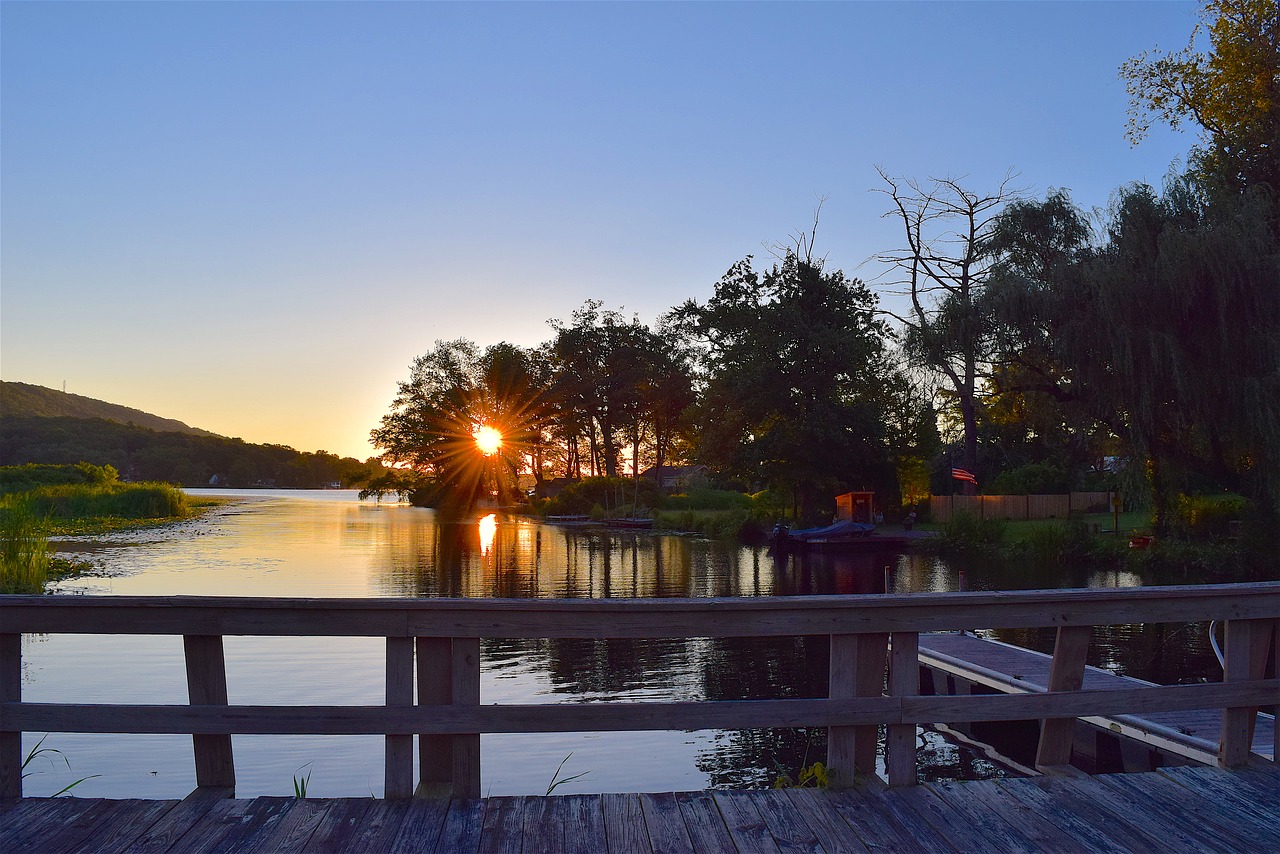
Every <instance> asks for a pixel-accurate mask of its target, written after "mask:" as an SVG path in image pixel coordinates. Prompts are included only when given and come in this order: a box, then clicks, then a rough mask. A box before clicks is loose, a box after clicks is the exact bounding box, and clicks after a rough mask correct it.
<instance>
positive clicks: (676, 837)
mask: <svg viewBox="0 0 1280 854" xmlns="http://www.w3.org/2000/svg"><path fill="white" fill-rule="evenodd" d="M640 811H641V812H642V813H644V824H645V827H646V828H647V829H648V830H649V846H650V847H651V848H652V849H653V851H654V852H655V854H678V852H682V851H690V850H693V848H692V846H693V842H692V840H690V838H689V831H688V829H687V828H686V827H685V822H684V815H683V814H682V813H681V812H680V804H679V803H678V802H677V801H676V796H675V794H674V793H673V792H665V793H660V794H649V793H641V795H640Z"/></svg>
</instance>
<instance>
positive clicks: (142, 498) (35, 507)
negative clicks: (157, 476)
mask: <svg viewBox="0 0 1280 854" xmlns="http://www.w3.org/2000/svg"><path fill="white" fill-rule="evenodd" d="M10 500H11V501H12V502H13V503H15V504H21V505H23V506H25V507H26V508H27V509H28V510H29V511H30V512H31V513H32V514H34V515H36V516H43V517H48V518H52V519H88V518H105V517H115V518H120V519H169V518H173V517H181V516H186V515H187V514H188V513H189V512H190V507H189V505H188V503H187V496H186V493H184V492H183V491H182V490H180V489H177V488H175V487H172V486H170V485H169V484H167V483H105V484H87V483H86V484H65V485H62V486H42V487H39V488H38V489H34V490H32V491H30V492H27V493H24V494H22V495H21V496H12V497H11V499H10Z"/></svg>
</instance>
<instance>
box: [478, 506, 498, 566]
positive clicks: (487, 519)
mask: <svg viewBox="0 0 1280 854" xmlns="http://www.w3.org/2000/svg"><path fill="white" fill-rule="evenodd" d="M497 533H498V517H497V515H496V514H494V513H490V514H489V515H488V516H482V517H481V518H480V551H481V552H482V553H483V554H484V555H485V556H486V557H487V556H488V554H489V551H490V549H492V548H493V538H494V536H495V535H496V534H497Z"/></svg>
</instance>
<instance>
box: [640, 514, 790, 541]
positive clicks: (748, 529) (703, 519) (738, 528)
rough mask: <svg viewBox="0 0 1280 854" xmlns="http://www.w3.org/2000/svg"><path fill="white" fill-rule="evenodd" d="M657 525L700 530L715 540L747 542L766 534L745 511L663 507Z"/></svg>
mask: <svg viewBox="0 0 1280 854" xmlns="http://www.w3.org/2000/svg"><path fill="white" fill-rule="evenodd" d="M653 525H654V527H655V528H657V529H660V530H665V531H676V532H679V533H699V534H705V535H706V536H708V537H710V538H712V539H715V540H731V539H740V540H745V541H747V542H752V541H756V540H759V539H760V538H762V537H763V536H764V525H763V524H762V523H761V522H760V520H758V519H756V518H755V517H753V516H752V515H751V513H750V512H748V511H746V510H660V511H658V512H657V513H656V514H654V517H653Z"/></svg>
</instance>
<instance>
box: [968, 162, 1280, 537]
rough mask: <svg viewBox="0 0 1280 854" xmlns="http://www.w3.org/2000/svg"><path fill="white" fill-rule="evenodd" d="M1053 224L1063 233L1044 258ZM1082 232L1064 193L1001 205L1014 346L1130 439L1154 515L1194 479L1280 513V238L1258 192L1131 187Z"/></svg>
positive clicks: (1046, 382)
mask: <svg viewBox="0 0 1280 854" xmlns="http://www.w3.org/2000/svg"><path fill="white" fill-rule="evenodd" d="M1053 222H1056V223H1057V225H1056V226H1054V228H1056V229H1057V233H1058V234H1060V235H1070V239H1069V240H1066V241H1064V242H1063V243H1062V244H1061V245H1060V246H1059V247H1058V251H1056V252H1052V253H1048V254H1046V247H1047V246H1049V245H1050V244H1051V243H1052V240H1050V239H1049V237H1048V234H1049V232H1046V231H1045V228H1046V227H1047V226H1046V225H1045V224H1046V223H1053ZM1079 227H1080V223H1079V221H1078V220H1076V219H1075V216H1074V215H1073V214H1072V213H1071V210H1070V207H1069V204H1068V203H1067V200H1066V197H1065V194H1061V195H1057V196H1054V197H1051V198H1050V199H1049V200H1047V201H1046V202H1045V203H1043V204H1041V205H1037V204H1035V203H1027V204H1025V205H1022V206H1019V207H1018V208H1016V209H1011V210H1010V211H1008V212H1007V213H1006V215H1005V217H1004V219H1003V220H1002V222H1001V224H1000V228H999V230H998V240H996V241H995V242H994V243H993V247H994V248H997V249H1000V250H1001V251H1003V252H1004V253H1005V254H1004V255H1003V260H1002V261H1001V264H1000V265H999V266H998V268H997V272H998V276H997V282H998V285H997V290H998V292H999V294H1000V296H1001V304H1000V305H999V307H998V314H999V317H1000V318H1001V321H1002V329H1003V333H1002V334H1003V335H1005V336H1007V337H1006V338H1005V343H1006V347H1007V348H1009V349H1016V348H1018V347H1023V348H1026V349H1027V350H1032V351H1034V352H1035V354H1036V360H1037V363H1038V365H1037V370H1038V372H1039V379H1040V381H1041V382H1042V384H1043V388H1044V390H1045V391H1046V392H1047V393H1051V394H1054V395H1056V397H1057V399H1059V400H1062V401H1067V402H1071V403H1072V404H1073V405H1074V406H1077V407H1083V408H1084V411H1085V412H1086V413H1087V414H1088V415H1089V416H1091V417H1094V418H1096V419H1098V420H1099V421H1101V422H1103V423H1106V424H1108V425H1110V426H1111V427H1112V429H1114V430H1115V432H1116V434H1117V435H1118V436H1120V437H1121V438H1123V439H1125V440H1126V441H1127V442H1128V444H1129V446H1130V448H1131V450H1132V453H1133V455H1134V458H1135V462H1138V463H1145V466H1144V468H1145V473H1146V474H1148V475H1149V477H1150V479H1151V487H1152V491H1153V496H1154V498H1155V502H1156V515H1157V524H1162V523H1163V522H1164V515H1165V514H1164V511H1165V509H1166V507H1167V505H1168V502H1169V500H1170V499H1171V498H1172V496H1174V495H1175V494H1177V493H1178V492H1180V491H1183V490H1185V489H1187V488H1188V487H1190V486H1192V485H1193V484H1194V483H1195V482H1197V481H1198V482H1199V483H1200V484H1202V485H1212V486H1215V487H1218V488H1226V489H1230V490H1233V491H1238V492H1241V493H1243V494H1245V495H1248V496H1250V497H1252V498H1254V499H1256V500H1257V501H1258V502H1259V503H1260V504H1261V505H1262V506H1263V507H1266V508H1270V509H1272V510H1275V509H1277V508H1280V287H1277V283H1278V282H1280V245H1278V244H1277V241H1276V238H1275V236H1274V234H1273V233H1272V232H1271V230H1270V228H1269V226H1268V208H1267V205H1266V203H1265V200H1263V199H1260V198H1257V197H1254V196H1253V195H1252V194H1249V195H1245V196H1240V197H1237V198H1234V199H1219V200H1217V201H1215V202H1214V203H1213V204H1207V203H1206V201H1205V197H1204V196H1203V194H1201V193H1200V192H1198V191H1197V188H1196V186H1195V184H1194V183H1192V182H1191V181H1189V180H1187V179H1185V178H1184V179H1177V180H1172V181H1170V182H1169V184H1168V186H1167V187H1166V189H1165V191H1164V192H1163V193H1156V192H1155V191H1154V190H1153V189H1151V188H1150V187H1148V186H1145V185H1141V184H1135V185H1131V186H1129V187H1126V188H1123V189H1122V190H1121V191H1119V192H1118V193H1117V195H1116V197H1115V201H1114V202H1113V205H1112V208H1111V211H1110V216H1109V223H1108V224H1107V227H1106V230H1105V233H1103V234H1102V235H1099V239H1098V240H1097V241H1096V243H1095V244H1090V243H1089V242H1087V241H1085V240H1084V239H1082V236H1081V235H1080V233H1079ZM1051 256H1052V257H1051Z"/></svg>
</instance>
